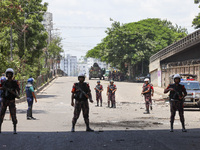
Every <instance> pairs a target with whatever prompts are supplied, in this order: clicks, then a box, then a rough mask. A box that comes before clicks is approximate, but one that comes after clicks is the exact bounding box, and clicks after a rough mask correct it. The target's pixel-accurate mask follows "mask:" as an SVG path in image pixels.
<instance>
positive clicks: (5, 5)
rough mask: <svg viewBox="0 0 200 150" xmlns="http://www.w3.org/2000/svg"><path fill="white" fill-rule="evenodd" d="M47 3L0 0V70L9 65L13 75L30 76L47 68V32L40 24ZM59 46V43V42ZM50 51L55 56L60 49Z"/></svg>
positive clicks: (21, 77) (32, 0)
mask: <svg viewBox="0 0 200 150" xmlns="http://www.w3.org/2000/svg"><path fill="white" fill-rule="evenodd" d="M47 6H48V4H47V3H42V0H3V1H1V9H0V61H1V63H0V72H4V71H5V70H6V68H8V67H12V68H14V70H15V72H16V79H23V78H28V77H30V76H32V77H35V78H36V77H37V76H38V75H40V74H41V73H47V72H48V70H49V68H48V67H46V68H44V65H45V58H46V53H45V49H46V48H47V38H48V33H47V32H46V30H45V28H44V26H43V25H42V21H43V15H44V13H45V12H46V11H47ZM11 29H12V30H11ZM11 33H12V38H11ZM11 39H12V47H13V48H12V53H13V60H12V61H10V60H11V55H10V52H11ZM59 46H60V47H61V45H60V43H59V45H58V47H59ZM49 53H51V54H53V55H54V56H55V55H56V56H58V53H59V52H58V50H57V49H55V51H54V49H51V52H49Z"/></svg>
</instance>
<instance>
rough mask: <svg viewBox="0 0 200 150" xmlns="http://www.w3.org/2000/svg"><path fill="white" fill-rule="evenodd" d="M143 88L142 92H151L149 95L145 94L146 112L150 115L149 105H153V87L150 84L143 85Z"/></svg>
mask: <svg viewBox="0 0 200 150" xmlns="http://www.w3.org/2000/svg"><path fill="white" fill-rule="evenodd" d="M142 88H143V90H142V92H145V91H149V92H148V93H145V94H144V99H145V106H146V111H147V113H149V105H150V104H151V85H150V84H149V83H148V84H143V87H142Z"/></svg>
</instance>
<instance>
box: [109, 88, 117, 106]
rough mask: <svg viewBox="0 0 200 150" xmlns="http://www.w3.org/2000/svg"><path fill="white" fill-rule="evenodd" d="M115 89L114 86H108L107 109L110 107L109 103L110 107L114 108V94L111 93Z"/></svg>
mask: <svg viewBox="0 0 200 150" xmlns="http://www.w3.org/2000/svg"><path fill="white" fill-rule="evenodd" d="M115 89H117V87H116V85H115V84H113V85H109V86H108V107H110V102H111V107H114V108H115V107H116V101H115V92H114V93H112V91H113V90H115Z"/></svg>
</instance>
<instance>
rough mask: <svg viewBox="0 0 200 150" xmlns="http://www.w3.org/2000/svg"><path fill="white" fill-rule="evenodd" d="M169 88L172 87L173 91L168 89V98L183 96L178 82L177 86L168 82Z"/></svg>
mask: <svg viewBox="0 0 200 150" xmlns="http://www.w3.org/2000/svg"><path fill="white" fill-rule="evenodd" d="M169 88H173V89H174V91H170V93H169V98H170V99H174V100H181V99H180V98H179V97H180V96H181V97H182V96H183V85H181V84H178V86H176V84H170V85H169Z"/></svg>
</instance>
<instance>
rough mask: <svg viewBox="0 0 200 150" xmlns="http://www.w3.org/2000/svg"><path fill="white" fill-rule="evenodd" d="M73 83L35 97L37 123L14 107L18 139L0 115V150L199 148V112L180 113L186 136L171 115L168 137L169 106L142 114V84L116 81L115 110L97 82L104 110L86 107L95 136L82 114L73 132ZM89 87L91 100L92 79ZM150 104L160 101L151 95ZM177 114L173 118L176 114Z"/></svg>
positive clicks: (61, 81) (65, 81) (61, 82)
mask: <svg viewBox="0 0 200 150" xmlns="http://www.w3.org/2000/svg"><path fill="white" fill-rule="evenodd" d="M76 81H77V78H70V77H59V78H57V79H55V80H54V81H53V82H52V83H50V84H49V85H48V86H47V87H46V88H44V90H42V91H41V92H40V93H38V95H37V98H38V103H34V107H33V115H34V117H36V118H37V120H26V109H27V103H26V102H22V103H19V104H17V118H18V126H17V131H18V134H17V135H13V134H12V129H13V127H12V122H11V120H9V112H7V114H6V116H5V120H4V123H3V125H2V133H1V134H0V150H1V149H2V150H3V149H9V150H13V149H19V150H40V149H41V150H46V149H48V150H62V149H67V150H70V149H72V150H79V149H80V150H94V149H96V150H101V149H102V150H104V149H109V150H111V149H115V150H121V149H123V150H132V149H134V150H137V149H138V150H141V149H142V150H143V149H144V150H146V149H149V150H160V149H162V150H163V149H164V150H165V149H166V150H168V149H169V150H173V149H174V150H176V149H182V150H187V149H190V150H192V149H195V150H196V149H199V147H200V144H199V139H200V124H199V121H200V119H199V118H200V115H199V113H200V111H199V110H197V109H193V110H187V111H185V120H186V128H187V129H188V132H187V133H182V132H181V124H180V121H179V117H178V116H176V120H175V124H174V129H175V131H174V133H170V132H169V115H170V113H169V105H168V104H167V103H164V102H162V101H158V102H155V103H154V104H153V110H152V111H151V114H148V115H146V114H143V112H144V100H143V97H142V96H141V95H140V93H141V86H142V84H141V83H127V82H115V84H116V85H117V88H118V90H117V92H116V100H117V108H116V109H112V108H107V107H106V106H107V103H106V101H107V97H106V87H107V85H108V81H102V84H103V87H104V91H103V101H104V102H103V107H96V106H95V105H96V102H94V103H93V104H92V103H90V125H91V128H93V129H94V130H95V132H92V133H90V132H85V124H84V120H83V117H82V115H80V118H79V120H78V122H77V125H76V128H75V130H76V132H75V133H72V132H70V130H71V120H72V117H73V107H72V106H71V105H70V103H71V99H70V97H71V88H72V85H73V83H74V82H76ZM86 81H87V82H89V83H90V86H91V90H92V94H93V99H94V100H95V93H94V86H95V84H96V81H97V80H86ZM153 98H154V100H157V99H159V98H160V95H155V96H154V97H153ZM177 114H178V113H177Z"/></svg>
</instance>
